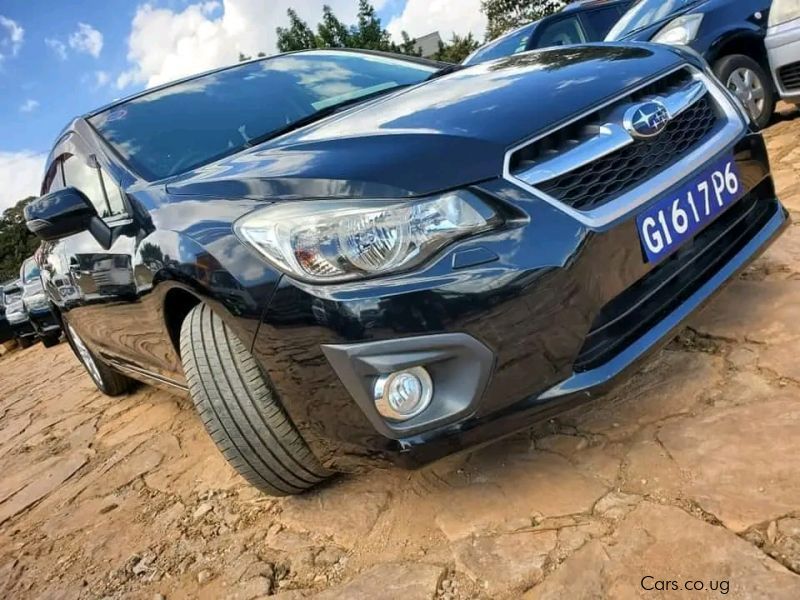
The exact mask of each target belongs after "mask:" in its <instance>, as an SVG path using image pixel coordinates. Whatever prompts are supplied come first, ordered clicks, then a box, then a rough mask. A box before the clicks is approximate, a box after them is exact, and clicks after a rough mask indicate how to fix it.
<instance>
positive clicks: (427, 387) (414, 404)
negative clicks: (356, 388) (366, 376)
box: [374, 367, 433, 421]
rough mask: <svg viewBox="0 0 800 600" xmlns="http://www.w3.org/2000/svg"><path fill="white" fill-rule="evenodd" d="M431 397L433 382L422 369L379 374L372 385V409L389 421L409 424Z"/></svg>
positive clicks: (416, 368)
mask: <svg viewBox="0 0 800 600" xmlns="http://www.w3.org/2000/svg"><path fill="white" fill-rule="evenodd" d="M432 398H433V380H432V379H431V376H430V375H429V374H428V371H426V370H425V369H424V368H423V367H414V368H413V369H403V370H402V371H395V372H394V373H390V374H388V375H381V376H380V377H379V378H378V380H377V381H376V382H375V388H374V399H375V406H376V407H377V409H378V412H379V413H380V414H381V416H382V417H383V418H385V419H387V420H389V421H408V420H410V419H413V418H414V417H416V416H417V415H419V414H421V413H422V412H423V411H424V410H425V409H426V408H428V406H429V405H430V403H431V399H432Z"/></svg>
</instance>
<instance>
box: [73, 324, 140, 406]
mask: <svg viewBox="0 0 800 600" xmlns="http://www.w3.org/2000/svg"><path fill="white" fill-rule="evenodd" d="M64 336H65V337H66V338H67V342H69V346H70V348H72V352H73V353H74V354H75V356H76V357H77V358H78V360H79V361H80V363H81V364H82V365H83V368H84V369H86V372H87V373H88V374H89V377H91V378H92V381H93V382H94V384H95V385H96V386H97V389H98V390H100V391H101V392H103V393H104V394H105V395H106V396H123V395H125V394H127V393H128V392H129V391H131V389H133V387H134V385H135V384H136V382H135V381H134V380H133V379H131V378H130V377H126V376H125V375H123V374H122V373H118V372H117V371H115V370H114V369H112V368H111V367H109V366H108V365H107V364H106V363H104V362H103V361H102V359H100V357H98V356H97V355H96V354H95V353H94V352H92V351H91V350H89V348H88V347H87V346H86V345H85V344H84V343H83V340H81V338H80V336H79V335H78V332H77V331H75V329H74V328H73V327H72V326H71V325H70V324H69V323H67V322H64ZM84 352H85V355H84Z"/></svg>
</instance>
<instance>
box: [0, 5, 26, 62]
mask: <svg viewBox="0 0 800 600" xmlns="http://www.w3.org/2000/svg"><path fill="white" fill-rule="evenodd" d="M24 39H25V30H24V29H23V28H22V27H20V25H19V23H17V22H16V21H12V20H11V19H9V18H8V17H4V16H3V15H0V61H2V60H3V59H4V58H5V57H6V56H7V54H6V52H9V51H10V52H11V56H16V55H17V53H18V52H19V50H20V48H22V42H23V40H24Z"/></svg>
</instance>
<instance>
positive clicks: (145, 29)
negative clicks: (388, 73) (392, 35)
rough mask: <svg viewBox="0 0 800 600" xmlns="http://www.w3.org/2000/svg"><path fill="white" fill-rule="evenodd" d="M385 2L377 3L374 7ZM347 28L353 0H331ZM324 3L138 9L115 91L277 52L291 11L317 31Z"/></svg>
mask: <svg viewBox="0 0 800 600" xmlns="http://www.w3.org/2000/svg"><path fill="white" fill-rule="evenodd" d="M386 1H387V0H378V1H373V3H372V4H373V5H374V6H375V7H376V8H379V7H381V6H383V5H384V4H385V3H386ZM326 3H327V4H329V5H330V6H331V8H332V9H333V12H334V13H335V14H336V16H337V17H339V19H340V20H342V21H343V22H345V23H348V24H350V23H354V22H355V16H356V10H357V2H356V1H355V0H328V2H326ZM322 4H323V3H322V2H321V1H320V0H220V1H217V0H212V1H206V2H197V3H194V4H190V5H189V6H187V7H186V8H184V9H183V10H182V11H173V10H170V9H167V8H156V7H155V6H153V5H152V4H143V5H141V6H139V8H138V9H137V11H136V15H135V16H134V19H133V23H132V25H131V33H130V36H129V38H128V61H129V62H130V63H131V68H130V69H128V70H126V71H125V72H123V73H122V74H121V75H119V76H118V77H117V81H116V84H117V87H119V88H125V87H127V86H129V85H132V84H144V85H146V86H147V87H152V86H154V85H158V84H160V83H165V82H167V81H171V80H173V79H178V78H180V77H185V76H187V75H192V74H194V73H198V72H201V71H205V70H208V69H213V68H216V67H220V66H224V65H227V64H233V63H235V62H236V61H237V60H238V57H239V53H240V52H241V53H244V54H246V55H247V56H255V55H256V54H257V53H258V52H266V53H267V54H271V53H273V52H275V49H276V47H275V44H276V42H277V36H276V33H275V28H276V27H278V26H285V25H287V23H288V19H287V17H286V10H287V9H288V8H293V9H294V10H295V11H297V14H298V15H299V16H300V18H301V19H304V20H305V21H306V22H307V23H308V24H309V25H310V26H312V27H314V26H315V25H316V23H318V22H319V20H320V18H321V17H322Z"/></svg>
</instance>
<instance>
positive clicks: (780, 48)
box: [764, 20, 800, 104]
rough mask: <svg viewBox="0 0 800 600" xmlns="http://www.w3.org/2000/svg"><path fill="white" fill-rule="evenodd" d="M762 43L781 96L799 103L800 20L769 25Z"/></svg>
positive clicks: (788, 100)
mask: <svg viewBox="0 0 800 600" xmlns="http://www.w3.org/2000/svg"><path fill="white" fill-rule="evenodd" d="M764 45H765V46H766V47H767V56H768V57H769V64H770V69H771V70H772V76H773V79H774V80H775V86H776V87H777V89H778V93H779V94H780V95H781V98H783V99H784V100H786V101H787V102H794V103H796V104H797V103H800V20H794V21H789V22H788V23H783V24H781V25H778V26H776V27H771V28H770V29H769V30H768V31H767V36H766V38H765V39H764Z"/></svg>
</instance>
